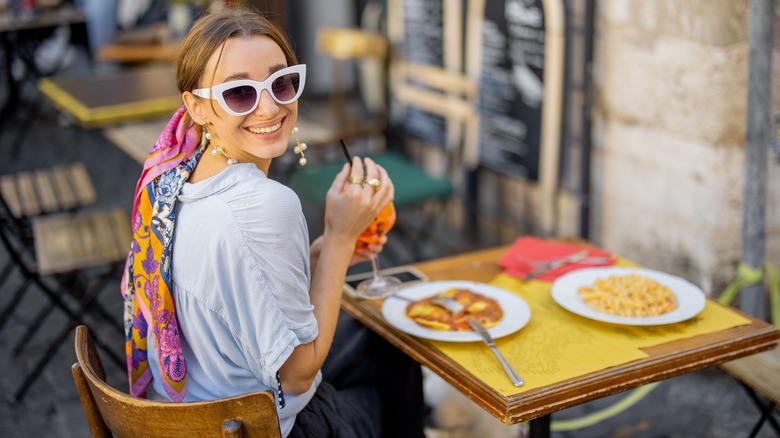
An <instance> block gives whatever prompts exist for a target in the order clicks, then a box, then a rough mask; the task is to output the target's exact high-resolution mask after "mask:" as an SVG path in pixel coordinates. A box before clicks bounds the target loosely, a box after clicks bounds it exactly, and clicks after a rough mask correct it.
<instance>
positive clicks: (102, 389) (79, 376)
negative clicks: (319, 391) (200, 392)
mask: <svg viewBox="0 0 780 438" xmlns="http://www.w3.org/2000/svg"><path fill="white" fill-rule="evenodd" d="M75 344H76V360H77V363H74V364H73V366H72V367H71V371H72V372H73V380H74V381H75V382H76V388H77V389H78V391H79V396H80V397H81V404H82V405H83V407H84V413H85V414H86V416H87V422H88V423H89V427H90V429H91V430H92V436H95V437H110V436H112V434H114V436H117V437H133V438H144V437H166V438H168V437H187V438H198V437H213V436H218V435H219V434H220V433H221V434H222V436H224V437H279V436H281V432H280V429H279V420H278V418H277V415H276V406H275V401H274V396H273V394H272V393H271V391H260V392H255V393H251V394H246V395H241V396H237V397H231V398H226V399H221V400H214V401H207V402H192V403H164V402H154V401H149V400H145V399H139V398H136V397H132V396H130V395H128V394H125V393H123V392H121V391H118V390H117V389H115V388H113V387H111V386H110V385H109V384H108V383H106V381H105V372H104V371H103V365H102V364H101V362H100V357H99V356H98V353H97V350H96V349H95V345H94V344H93V342H92V336H90V333H89V330H88V329H87V327H86V326H83V325H80V326H78V327H76V335H75Z"/></svg>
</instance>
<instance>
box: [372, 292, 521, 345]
mask: <svg viewBox="0 0 780 438" xmlns="http://www.w3.org/2000/svg"><path fill="white" fill-rule="evenodd" d="M453 287H456V288H461V289H469V290H472V291H474V292H476V293H478V294H482V295H484V296H486V297H490V298H493V299H494V300H496V301H498V304H499V305H501V309H503V311H504V317H503V318H501V322H499V323H498V325H496V326H495V327H493V328H490V329H488V332H489V333H490V335H491V336H493V338H500V337H502V336H506V335H509V334H512V333H514V332H516V331H518V330H520V329H521V328H523V326H525V325H526V324H527V323H528V320H529V319H531V308H530V307H528V304H527V303H526V302H525V300H523V299H522V298H520V297H518V296H517V295H515V294H513V293H512V292H509V291H508V290H506V289H502V288H500V287H496V286H492V285H489V284H485V283H474V282H471V281H430V282H427V283H420V284H415V285H413V286H409V287H405V288H403V289H401V290H400V291H399V292H398V295H401V296H403V297H405V298H409V299H411V300H415V301H416V300H421V299H423V298H427V297H430V296H433V295H437V294H440V293H442V292H444V291H445V290H447V289H450V288H453ZM408 304H409V302H408V301H405V300H402V299H399V298H394V297H388V298H387V299H386V300H385V302H384V304H383V305H382V315H383V316H384V317H385V320H387V322H389V323H390V324H391V325H392V326H393V327H395V328H397V329H398V330H401V331H402V332H405V333H408V334H410V335H413V336H418V337H421V338H426V339H432V340H435V341H450V342H472V341H481V340H482V338H480V337H479V335H477V334H476V333H474V332H455V331H448V330H434V329H430V328H427V327H423V326H421V325H419V324H417V323H416V322H414V321H412V320H411V319H409V318H408V317H407V316H406V306H407V305H408Z"/></svg>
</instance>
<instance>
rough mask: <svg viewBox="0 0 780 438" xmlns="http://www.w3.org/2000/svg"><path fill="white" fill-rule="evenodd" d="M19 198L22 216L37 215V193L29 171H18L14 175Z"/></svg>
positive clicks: (38, 209)
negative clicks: (15, 175)
mask: <svg viewBox="0 0 780 438" xmlns="http://www.w3.org/2000/svg"><path fill="white" fill-rule="evenodd" d="M16 183H17V185H18V188H19V197H20V199H21V205H22V214H23V215H24V216H37V215H39V214H41V207H40V205H39V204H38V195H37V194H36V193H35V183H34V182H33V174H32V173H31V172H19V174H18V175H17V177H16Z"/></svg>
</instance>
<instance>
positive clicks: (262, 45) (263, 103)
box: [199, 36, 298, 168]
mask: <svg viewBox="0 0 780 438" xmlns="http://www.w3.org/2000/svg"><path fill="white" fill-rule="evenodd" d="M217 58H219V49H217V50H216V51H215V52H214V53H213V54H212V55H211V58H210V59H209V62H208V64H207V65H206V70H205V72H204V74H203V77H202V78H201V83H200V84H199V86H200V87H203V88H208V87H212V86H214V85H218V84H221V83H223V82H227V81H235V80H240V79H252V80H255V81H264V80H265V79H266V78H268V76H270V75H271V74H272V73H274V72H276V71H278V70H280V69H282V68H284V67H287V60H286V58H285V56H284V52H282V49H281V48H280V47H279V45H278V44H276V42H274V40H272V39H271V38H269V37H266V36H257V37H251V38H230V39H228V40H227V42H226V43H225V48H224V50H223V52H222V57H221V59H219V64H218V65H217ZM215 69H216V71H215ZM212 78H213V82H212ZM199 100H200V106H201V107H202V111H203V116H204V120H206V121H207V122H209V130H210V132H211V141H212V142H216V144H217V145H218V146H219V147H221V148H222V149H223V150H224V151H225V153H226V154H227V155H228V156H230V157H231V158H234V159H237V160H238V161H239V162H254V163H256V164H258V167H261V168H267V167H268V164H269V163H270V160H271V159H272V158H275V157H278V156H280V155H282V154H283V153H284V152H285V150H287V145H288V142H289V138H290V135H291V133H292V130H293V128H294V127H295V122H296V119H297V116H298V102H297V101H295V102H292V103H289V104H284V105H282V104H279V103H277V102H276V101H275V100H274V99H273V98H272V97H271V96H270V95H269V94H268V90H263V91H262V93H261V94H260V102H259V103H258V105H257V108H255V110H254V111H252V112H250V113H249V114H247V115H244V116H234V115H231V114H229V113H227V112H225V110H224V109H222V107H221V106H220V105H219V103H218V102H217V101H216V100H212V99H199Z"/></svg>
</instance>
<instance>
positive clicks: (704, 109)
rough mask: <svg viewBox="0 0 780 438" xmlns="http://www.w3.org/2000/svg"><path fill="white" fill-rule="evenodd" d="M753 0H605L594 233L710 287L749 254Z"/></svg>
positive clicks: (776, 209) (778, 42)
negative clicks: (744, 245) (747, 154)
mask: <svg viewBox="0 0 780 438" xmlns="http://www.w3.org/2000/svg"><path fill="white" fill-rule="evenodd" d="M749 3H750V2H749V0H598V1H597V5H598V7H597V18H596V24H595V27H596V32H597V35H596V41H595V46H594V49H595V54H594V62H593V68H594V80H595V90H594V102H595V108H594V126H593V147H594V155H593V168H592V175H593V182H592V184H593V198H592V202H593V207H592V215H593V217H592V222H591V224H592V229H591V238H592V240H594V241H596V242H598V243H600V244H601V245H603V246H605V247H606V248H609V249H611V250H613V251H615V252H617V253H620V254H622V255H624V256H627V257H629V258H631V259H634V260H636V261H638V262H640V263H642V264H643V265H645V266H648V267H651V268H655V269H660V270H663V271H667V272H670V273H674V274H677V275H680V276H683V277H685V278H687V279H689V280H691V281H692V282H694V283H696V284H699V285H701V286H702V288H703V289H704V290H705V291H706V292H708V293H719V292H720V291H721V290H722V289H723V287H724V286H725V285H726V284H727V283H728V282H729V281H730V280H731V279H732V278H733V277H734V276H735V275H736V266H737V264H738V262H739V260H740V253H741V222H742V198H743V195H742V191H743V181H744V143H745V125H746V107H747V61H748V52H749V48H748V21H749ZM776 6H778V7H777V8H776V13H775V17H776V18H775V36H776V37H775V41H774V47H775V54H780V38H778V37H777V36H778V35H780V32H778V28H779V27H780V21H778V20H777V17H780V5H778V4H777V3H776ZM778 61H779V60H778V57H777V56H776V57H775V60H774V64H773V69H774V74H773V82H772V84H773V85H772V88H773V89H772V90H771V93H772V96H773V102H774V104H773V108H775V109H780V92H778V91H780V90H778V88H779V86H780V62H778ZM767 92H770V90H767ZM777 159H778V156H777V155H776V154H775V153H774V152H771V151H770V152H769V153H768V155H767V160H768V161H769V177H768V186H767V195H768V196H767V218H766V223H767V229H766V239H767V258H768V259H769V260H770V261H773V262H774V263H775V264H777V263H780V220H778V218H780V164H778V160H777Z"/></svg>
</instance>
